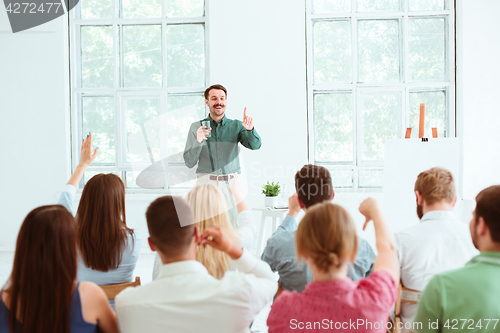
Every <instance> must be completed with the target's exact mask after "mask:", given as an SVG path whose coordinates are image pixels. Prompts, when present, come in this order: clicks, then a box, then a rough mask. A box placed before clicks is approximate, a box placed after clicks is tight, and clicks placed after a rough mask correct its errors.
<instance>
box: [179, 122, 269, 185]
mask: <svg viewBox="0 0 500 333" xmlns="http://www.w3.org/2000/svg"><path fill="white" fill-rule="evenodd" d="M205 120H209V121H210V127H211V128H212V131H211V133H210V134H211V136H210V137H209V138H207V140H204V141H203V142H202V143H199V142H198V140H196V131H197V130H198V128H199V127H200V126H201V122H202V121H205ZM239 142H241V144H242V145H243V146H245V147H247V148H248V149H252V150H255V149H259V148H260V146H261V145H262V143H261V140H260V136H259V135H258V134H257V132H256V131H255V127H254V128H253V129H252V130H251V131H248V130H247V129H246V128H245V127H243V125H242V123H241V121H240V120H233V119H228V118H226V116H224V118H222V119H221V120H220V121H219V123H216V122H215V121H214V120H213V119H212V118H210V116H208V117H207V118H205V119H202V120H200V121H196V122H194V123H193V124H191V127H190V129H189V133H188V137H187V140H186V147H185V149H184V162H185V163H186V166H187V167H188V168H192V167H194V166H195V165H196V164H198V168H197V169H196V173H211V174H220V175H225V174H229V173H234V172H238V173H241V170H240V159H239V156H238V143H239Z"/></svg>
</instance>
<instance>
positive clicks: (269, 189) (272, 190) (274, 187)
mask: <svg viewBox="0 0 500 333" xmlns="http://www.w3.org/2000/svg"><path fill="white" fill-rule="evenodd" d="M280 192H281V186H280V183H279V182H277V183H276V184H275V183H274V182H272V183H269V180H268V181H267V184H264V185H262V194H265V195H266V196H267V197H277V196H278V194H280Z"/></svg>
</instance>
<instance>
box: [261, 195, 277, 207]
mask: <svg viewBox="0 0 500 333" xmlns="http://www.w3.org/2000/svg"><path fill="white" fill-rule="evenodd" d="M277 205H278V197H268V196H265V197H264V206H266V207H276V206H277Z"/></svg>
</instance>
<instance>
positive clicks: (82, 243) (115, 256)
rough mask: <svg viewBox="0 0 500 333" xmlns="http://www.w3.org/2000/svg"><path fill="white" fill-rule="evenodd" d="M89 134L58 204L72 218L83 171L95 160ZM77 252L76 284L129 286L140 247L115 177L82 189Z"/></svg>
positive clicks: (96, 180) (96, 179)
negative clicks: (65, 209) (130, 226)
mask: <svg viewBox="0 0 500 333" xmlns="http://www.w3.org/2000/svg"><path fill="white" fill-rule="evenodd" d="M97 153H98V149H97V148H95V149H94V151H93V153H92V134H91V133H89V135H88V136H87V137H86V138H85V140H83V142H82V149H81V153H80V163H79V164H78V166H77V167H76V169H75V172H74V173H73V175H72V176H71V178H70V179H69V181H68V183H67V185H66V187H65V189H64V192H63V193H62V194H61V196H60V198H59V202H58V203H59V204H61V205H63V206H65V207H66V208H67V209H68V210H69V211H70V212H71V213H72V214H74V208H73V198H74V195H75V193H76V189H77V187H78V183H79V182H80V180H81V178H82V176H83V173H84V171H85V170H86V168H87V167H88V166H89V165H90V164H91V163H92V162H93V161H94V160H95V158H96V157H97ZM76 224H77V245H78V250H79V260H78V281H91V282H94V283H97V284H99V285H108V284H116V283H123V282H130V281H132V280H133V276H132V275H133V272H134V269H135V265H136V263H137V260H138V259H139V252H140V247H141V240H140V238H139V235H138V233H137V232H134V230H132V229H130V228H129V227H128V226H127V223H126V217H125V186H124V185H123V182H122V180H121V179H120V178H119V177H118V176H116V175H114V174H102V173H101V174H97V175H95V176H94V177H92V178H90V179H89V180H88V182H87V184H85V187H84V188H83V191H82V195H81V198H80V203H79V205H78V210H77V212H76Z"/></svg>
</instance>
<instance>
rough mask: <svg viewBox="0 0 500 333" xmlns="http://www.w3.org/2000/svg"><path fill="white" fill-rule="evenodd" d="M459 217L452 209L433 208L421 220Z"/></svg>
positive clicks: (454, 218)
mask: <svg viewBox="0 0 500 333" xmlns="http://www.w3.org/2000/svg"><path fill="white" fill-rule="evenodd" d="M456 219H457V217H456V216H455V214H454V213H453V212H452V211H451V210H432V211H430V212H427V213H425V214H424V216H422V218H421V219H420V222H425V221H431V220H456Z"/></svg>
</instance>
